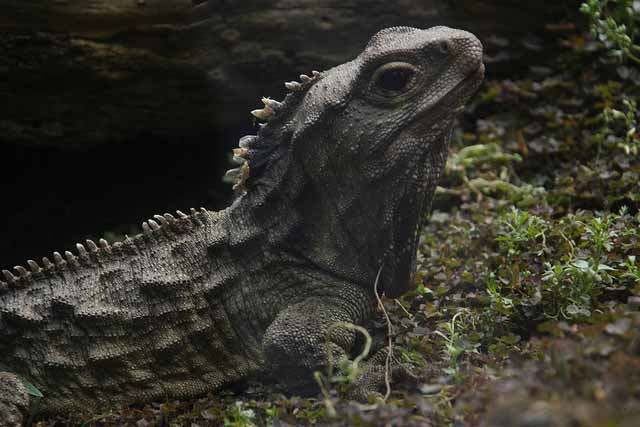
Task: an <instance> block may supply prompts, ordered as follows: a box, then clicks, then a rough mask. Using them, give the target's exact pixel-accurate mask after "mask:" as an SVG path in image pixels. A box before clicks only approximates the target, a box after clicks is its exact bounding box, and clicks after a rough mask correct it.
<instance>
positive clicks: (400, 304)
mask: <svg viewBox="0 0 640 427" xmlns="http://www.w3.org/2000/svg"><path fill="white" fill-rule="evenodd" d="M393 300H394V301H395V302H396V304H398V305H399V306H400V308H401V309H402V311H404V313H405V314H406V315H407V317H408V318H409V319H413V314H411V313H409V311H408V310H407V309H406V308H404V305H402V303H401V302H400V300H399V299H398V298H394V299H393Z"/></svg>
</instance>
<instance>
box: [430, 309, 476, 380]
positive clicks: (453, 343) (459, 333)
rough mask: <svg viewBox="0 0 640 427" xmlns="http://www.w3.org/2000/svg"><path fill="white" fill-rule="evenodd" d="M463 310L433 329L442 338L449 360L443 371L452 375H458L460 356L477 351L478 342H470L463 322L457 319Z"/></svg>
mask: <svg viewBox="0 0 640 427" xmlns="http://www.w3.org/2000/svg"><path fill="white" fill-rule="evenodd" d="M463 313H464V311H459V312H457V313H456V314H454V315H453V317H452V318H451V320H449V321H448V322H443V323H441V324H440V325H438V328H439V329H438V330H436V331H434V333H435V334H436V335H438V336H439V337H441V338H442V339H443V340H444V354H445V357H446V358H447V359H448V360H449V367H448V368H446V369H445V372H446V373H447V374H449V375H452V376H454V377H458V376H459V367H458V361H459V359H460V356H462V355H463V354H465V353H478V347H480V343H472V342H470V341H469V340H468V339H467V338H466V337H465V334H464V323H463V321H462V320H458V319H459V318H460V317H461V316H462V314H463Z"/></svg>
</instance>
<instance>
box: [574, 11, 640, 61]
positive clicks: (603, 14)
mask: <svg viewBox="0 0 640 427" xmlns="http://www.w3.org/2000/svg"><path fill="white" fill-rule="evenodd" d="M634 3H635V2H634V1H633V0H588V1H586V2H584V3H582V4H581V5H580V11H581V12H582V13H584V14H585V15H587V17H588V18H589V21H590V28H591V33H592V34H593V35H594V36H595V37H597V38H598V40H600V41H601V42H602V43H604V45H605V46H606V47H607V48H608V49H609V54H610V55H611V56H612V57H614V58H616V59H618V60H620V61H622V60H624V59H625V58H628V59H629V60H631V61H633V62H635V63H636V64H638V65H640V57H638V54H640V45H638V44H637V43H636V42H635V39H636V38H637V36H638V35H639V33H640V24H639V23H640V17H639V16H638V15H639V14H638V10H636V8H637V7H638V6H636V5H635V4H634Z"/></svg>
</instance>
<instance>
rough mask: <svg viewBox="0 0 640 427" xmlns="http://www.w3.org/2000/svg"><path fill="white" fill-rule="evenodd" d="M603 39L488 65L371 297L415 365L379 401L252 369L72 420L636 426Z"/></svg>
mask: <svg viewBox="0 0 640 427" xmlns="http://www.w3.org/2000/svg"><path fill="white" fill-rule="evenodd" d="M599 46H600V47H599ZM599 49H600V50H599ZM601 49H602V47H601V45H599V44H597V43H595V42H594V41H593V40H591V39H589V37H588V36H586V35H584V34H582V33H580V32H577V31H576V32H567V33H563V34H561V35H559V36H558V39H557V43H556V46H555V47H554V49H553V50H552V51H550V54H549V60H548V62H547V63H545V64H541V66H538V67H531V69H530V70H529V72H527V73H525V74H523V75H522V76H521V77H519V78H517V79H511V80H506V79H505V80H488V81H486V83H485V84H484V86H483V88H482V89H481V91H480V93H479V94H478V95H477V96H476V97H475V101H474V102H473V103H472V105H470V106H469V108H468V109H467V111H466V113H465V114H464V117H463V118H462V120H461V127H460V130H459V131H458V132H457V133H456V134H455V135H454V142H453V144H452V147H451V153H450V158H449V162H448V165H447V172H446V175H445V177H444V179H443V181H442V184H441V185H442V187H441V188H439V191H438V195H437V197H436V201H435V210H434V212H433V215H432V218H431V221H430V223H429V224H428V225H427V226H426V227H425V228H424V230H423V233H422V238H421V244H420V250H419V254H418V270H419V272H418V276H417V277H416V286H417V287H416V290H415V291H414V292H412V293H410V294H408V295H405V296H403V297H402V298H400V299H398V300H385V301H384V304H385V307H386V310H387V312H388V313H389V315H390V319H391V324H392V341H393V348H394V354H395V356H396V358H397V359H399V360H401V361H402V362H403V363H404V364H406V365H408V366H410V367H411V369H412V372H413V373H414V375H415V379H413V380H411V381H407V380H403V381H400V382H394V383H392V393H391V395H390V397H389V399H388V400H387V401H386V403H381V402H378V403H375V404H371V405H359V404H356V403H354V402H349V401H347V400H344V399H340V398H338V393H337V391H338V390H339V389H340V388H342V387H343V386H344V384H341V383H340V381H341V380H342V381H344V377H340V378H337V379H335V380H334V381H333V382H331V383H330V384H328V385H326V386H325V393H326V396H327V398H323V397H322V394H320V393H319V394H318V397H317V398H314V399H309V398H304V399H303V398H297V397H285V396H284V395H283V394H279V393H277V392H275V391H274V390H272V389H268V388H265V387H264V386H262V385H254V386H252V387H250V388H249V389H248V390H245V391H243V392H241V393H237V394H234V393H232V392H228V393H226V394H224V393H223V394H218V395H216V396H210V397H206V398H203V399H200V400H198V401H195V402H160V403H157V404H151V405H148V406H145V407H143V408H124V409H122V410H121V411H118V412H114V413H110V414H100V415H97V416H95V417H94V418H93V419H89V418H82V419H76V420H73V422H74V423H77V424H80V425H81V424H83V423H84V425H133V426H138V427H144V426H148V425H186V426H207V425H213V426H217V425H225V426H253V425H256V426H287V425H362V426H366V425H407V426H410V425H420V426H541V427H542V426H575V427H578V426H585V427H586V426H589V427H605V426H607V427H612V426H621V427H622V426H625V427H632V426H640V263H638V261H637V258H638V257H640V215H639V214H638V208H639V207H640V191H639V190H640V188H639V183H638V178H639V175H640V157H639V153H638V150H639V149H640V139H639V137H638V134H637V133H635V127H636V123H637V120H638V113H637V110H636V105H635V99H637V96H638V94H639V92H640V85H639V84H638V83H640V72H638V69H637V67H636V68H634V67H633V66H624V65H619V64H618V65H616V64H615V63H611V62H609V61H605V60H603V58H604V55H603V52H602V51H601ZM376 324H377V326H378V329H379V330H380V332H381V333H382V334H384V332H385V331H386V328H387V325H386V324H385V322H384V320H383V316H382V315H381V316H380V321H378V322H376ZM332 415H333V416H332ZM55 422H56V421H55V420H49V421H42V422H41V423H40V425H42V426H45V425H52V424H55ZM58 422H60V421H58Z"/></svg>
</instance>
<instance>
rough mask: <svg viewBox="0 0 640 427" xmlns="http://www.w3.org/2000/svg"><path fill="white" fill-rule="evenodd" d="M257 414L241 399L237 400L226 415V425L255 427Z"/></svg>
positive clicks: (227, 426) (230, 426)
mask: <svg viewBox="0 0 640 427" xmlns="http://www.w3.org/2000/svg"><path fill="white" fill-rule="evenodd" d="M255 417H256V414H255V412H254V411H253V409H249V408H245V407H244V404H243V403H242V402H240V401H238V402H236V403H235V405H233V406H232V407H231V408H230V409H229V411H228V412H227V414H226V416H225V417H224V426H225V427H254V426H255V425H256V424H255Z"/></svg>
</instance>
